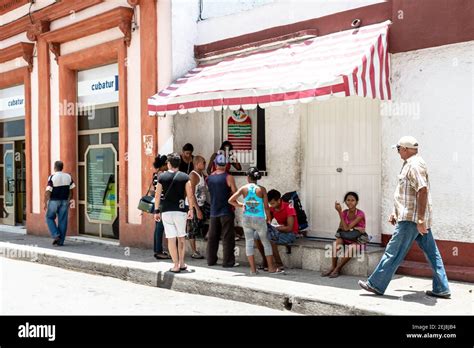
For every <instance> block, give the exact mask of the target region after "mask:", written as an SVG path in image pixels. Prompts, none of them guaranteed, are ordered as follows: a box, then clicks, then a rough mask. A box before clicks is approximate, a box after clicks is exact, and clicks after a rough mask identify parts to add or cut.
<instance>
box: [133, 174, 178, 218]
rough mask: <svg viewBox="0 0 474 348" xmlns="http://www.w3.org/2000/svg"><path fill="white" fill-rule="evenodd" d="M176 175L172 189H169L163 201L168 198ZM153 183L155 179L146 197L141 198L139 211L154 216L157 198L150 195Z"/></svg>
mask: <svg viewBox="0 0 474 348" xmlns="http://www.w3.org/2000/svg"><path fill="white" fill-rule="evenodd" d="M176 174H177V172H176ZM176 174H175V175H174V176H173V181H171V184H170V187H168V190H167V192H166V194H165V195H164V197H163V199H162V201H163V200H165V199H166V197H167V196H168V192H169V191H170V188H171V186H172V185H173V182H174V179H175V177H176ZM153 181H154V178H153V179H152V181H151V183H150V186H148V191H147V192H146V195H144V196H143V197H142V198H140V202H138V209H139V210H141V211H143V212H145V213H150V214H153V213H154V212H155V196H151V195H150V191H151V190H150V189H151V186H152V185H153Z"/></svg>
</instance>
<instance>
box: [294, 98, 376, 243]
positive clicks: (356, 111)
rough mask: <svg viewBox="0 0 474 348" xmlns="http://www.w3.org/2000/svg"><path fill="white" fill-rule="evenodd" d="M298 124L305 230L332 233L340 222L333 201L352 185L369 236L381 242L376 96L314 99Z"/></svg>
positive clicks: (319, 234)
mask: <svg viewBox="0 0 474 348" xmlns="http://www.w3.org/2000/svg"><path fill="white" fill-rule="evenodd" d="M303 127H304V128H303V129H304V132H305V133H306V134H305V136H304V138H305V139H306V140H305V143H306V144H305V174H304V186H303V192H304V198H305V199H304V204H305V209H306V210H307V213H308V218H309V222H310V231H311V232H310V233H308V235H310V236H314V237H322V238H334V234H335V231H336V230H337V227H338V225H339V218H338V215H337V212H336V210H335V209H334V202H335V201H336V200H337V201H339V202H341V203H342V201H343V199H344V194H345V193H346V192H348V191H355V192H357V193H358V195H359V199H360V201H359V205H358V208H360V209H361V210H363V211H364V212H365V214H366V219H367V232H368V233H369V235H371V236H372V240H371V242H380V237H381V231H380V228H381V223H380V215H381V196H380V194H381V145H380V144H381V139H380V134H381V129H380V127H381V123H380V102H379V101H378V100H373V99H365V98H362V97H348V98H347V97H346V98H332V99H329V100H327V101H321V102H313V103H310V104H309V105H308V112H307V115H306V116H305V117H304V118H303ZM343 207H344V208H345V206H344V205H343Z"/></svg>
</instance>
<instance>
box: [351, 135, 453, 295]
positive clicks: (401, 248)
mask: <svg viewBox="0 0 474 348" xmlns="http://www.w3.org/2000/svg"><path fill="white" fill-rule="evenodd" d="M394 147H396V148H397V150H398V153H399V154H400V157H401V159H402V160H403V161H404V162H403V167H402V170H401V171H400V174H399V175H398V185H397V188H396V190H395V194H394V199H395V204H394V210H393V212H392V214H391V215H390V217H389V222H390V223H391V224H392V225H395V231H394V232H393V235H392V238H391V239H390V242H389V243H388V245H387V248H386V250H385V253H384V255H383V256H382V259H381V260H380V262H379V264H378V265H377V267H376V268H375V271H374V272H373V273H372V275H371V276H370V277H369V279H368V280H367V281H366V282H363V281H359V285H360V287H361V288H363V289H364V290H367V291H370V292H373V293H376V294H378V295H383V293H384V292H385V289H386V288H387V286H388V284H389V283H390V281H391V280H392V277H393V274H394V273H395V272H396V270H397V268H398V266H400V264H401V263H402V261H403V259H404V258H405V255H406V254H407V253H408V251H409V249H410V248H411V246H412V244H413V242H414V241H416V242H417V244H418V246H419V247H420V248H421V249H422V250H423V252H424V253H425V256H426V258H427V260H428V263H429V264H430V266H431V268H432V269H433V291H427V292H426V294H427V295H429V296H434V297H441V298H450V297H451V294H450V290H449V284H448V278H447V276H446V271H445V269H444V265H443V260H442V258H441V254H440V253H439V250H438V247H437V246H436V242H435V240H434V238H433V233H432V232H431V194H430V183H429V179H428V170H427V167H426V163H425V161H424V160H423V159H422V158H421V156H419V155H418V142H417V140H416V139H415V138H413V137H411V136H405V137H402V138H401V139H400V140H399V141H398V144H397V145H394Z"/></svg>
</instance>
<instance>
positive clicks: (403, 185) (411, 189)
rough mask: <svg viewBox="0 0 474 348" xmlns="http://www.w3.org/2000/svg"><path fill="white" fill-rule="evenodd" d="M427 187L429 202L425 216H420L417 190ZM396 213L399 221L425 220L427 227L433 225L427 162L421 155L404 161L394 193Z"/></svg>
mask: <svg viewBox="0 0 474 348" xmlns="http://www.w3.org/2000/svg"><path fill="white" fill-rule="evenodd" d="M423 187H426V188H427V189H428V202H427V207H426V210H425V216H418V202H417V197H416V195H417V192H418V191H419V190H420V189H422V188H423ZM394 198H395V206H394V208H395V209H394V214H395V217H396V219H397V221H412V222H415V223H416V222H417V221H418V220H419V219H421V220H425V223H426V227H427V228H430V227H431V222H432V221H431V215H432V209H431V208H432V205H431V193H430V182H429V179H428V169H427V167H426V163H425V161H424V160H423V158H421V156H419V155H413V156H411V157H410V158H408V159H407V160H406V161H405V162H404V163H403V167H402V170H401V171H400V174H399V175H398V185H397V188H396V190H395V194H394Z"/></svg>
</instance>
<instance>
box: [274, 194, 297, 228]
mask: <svg viewBox="0 0 474 348" xmlns="http://www.w3.org/2000/svg"><path fill="white" fill-rule="evenodd" d="M270 212H271V213H272V216H273V217H274V218H275V220H276V221H277V222H278V224H279V225H286V221H287V219H288V216H294V217H295V219H294V222H293V229H292V231H293V233H295V234H298V226H299V225H298V218H297V217H296V210H295V208H293V207H292V206H290V204H289V203H287V202H284V201H282V202H281V206H280V210H276V209H275V208H270Z"/></svg>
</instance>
